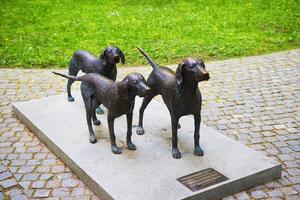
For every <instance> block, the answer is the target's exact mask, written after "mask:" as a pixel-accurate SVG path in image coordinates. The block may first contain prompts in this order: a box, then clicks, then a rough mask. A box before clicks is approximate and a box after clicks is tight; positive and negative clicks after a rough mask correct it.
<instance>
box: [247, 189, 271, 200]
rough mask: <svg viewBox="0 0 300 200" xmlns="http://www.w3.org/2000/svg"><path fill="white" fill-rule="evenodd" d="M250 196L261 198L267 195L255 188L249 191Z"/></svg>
mask: <svg viewBox="0 0 300 200" xmlns="http://www.w3.org/2000/svg"><path fill="white" fill-rule="evenodd" d="M251 196H252V197H254V198H255V199H263V198H266V197H267V196H268V195H267V194H266V193H264V192H263V191H261V190H256V191H253V192H251Z"/></svg>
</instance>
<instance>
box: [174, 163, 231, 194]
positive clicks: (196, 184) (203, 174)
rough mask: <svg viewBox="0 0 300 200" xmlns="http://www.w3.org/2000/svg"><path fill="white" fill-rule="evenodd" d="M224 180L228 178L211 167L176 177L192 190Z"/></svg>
mask: <svg viewBox="0 0 300 200" xmlns="http://www.w3.org/2000/svg"><path fill="white" fill-rule="evenodd" d="M226 180H228V178H227V177H226V176H224V175H223V174H221V173H220V172H217V171H216V170H214V169H213V168H207V169H204V170H201V171H198V172H194V173H192V174H189V175H186V176H183V177H180V178H178V179H177V181H179V182H180V183H182V184H183V185H184V186H186V187H187V188H189V189H190V190H191V191H193V192H195V191H197V190H200V189H203V188H206V187H208V186H211V185H214V184H217V183H220V182H223V181H226Z"/></svg>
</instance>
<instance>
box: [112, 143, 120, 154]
mask: <svg viewBox="0 0 300 200" xmlns="http://www.w3.org/2000/svg"><path fill="white" fill-rule="evenodd" d="M111 151H112V152H113V153H114V154H120V153H122V151H121V148H119V147H118V146H117V145H111Z"/></svg>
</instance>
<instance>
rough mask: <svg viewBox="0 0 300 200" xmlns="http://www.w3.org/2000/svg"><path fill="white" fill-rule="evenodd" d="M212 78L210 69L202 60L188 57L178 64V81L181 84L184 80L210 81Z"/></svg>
mask: <svg viewBox="0 0 300 200" xmlns="http://www.w3.org/2000/svg"><path fill="white" fill-rule="evenodd" d="M209 79H210V77H209V73H208V71H207V70H206V69H205V64H204V62H203V61H202V60H196V59H192V58H186V59H184V60H182V62H181V63H180V64H179V65H178V67H177V70H176V81H177V84H178V85H180V84H181V83H182V82H183V81H192V82H197V83H198V82H200V81H208V80H209Z"/></svg>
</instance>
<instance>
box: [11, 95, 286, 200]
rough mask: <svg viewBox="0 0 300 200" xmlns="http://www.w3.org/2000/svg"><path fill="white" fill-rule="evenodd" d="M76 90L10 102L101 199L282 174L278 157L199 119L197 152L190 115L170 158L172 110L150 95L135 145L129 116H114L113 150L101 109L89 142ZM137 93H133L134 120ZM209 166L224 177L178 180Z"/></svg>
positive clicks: (238, 187)
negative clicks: (69, 96)
mask: <svg viewBox="0 0 300 200" xmlns="http://www.w3.org/2000/svg"><path fill="white" fill-rule="evenodd" d="M74 96H75V99H76V100H75V102H71V103H70V102H68V101H67V100H66V97H65V95H58V96H50V97H46V98H42V99H36V100H31V101H27V102H18V103H14V104H13V109H14V112H15V113H16V115H17V116H18V118H19V119H20V120H21V121H22V122H23V123H24V124H26V126H27V127H28V128H29V129H30V130H31V131H32V132H33V133H35V134H36V135H37V136H38V137H39V138H40V139H41V140H42V142H44V143H45V144H46V145H47V146H48V148H49V149H50V150H52V151H53V152H54V153H55V154H56V155H57V156H58V157H59V158H60V159H61V160H62V161H63V162H64V163H65V164H66V165H68V167H69V168H70V169H71V170H72V171H73V172H74V173H76V174H77V175H78V176H79V177H80V179H81V180H83V181H84V182H85V183H86V184H87V185H88V186H89V188H90V189H91V190H93V191H94V192H95V193H96V194H97V195H98V196H99V197H101V198H103V199H128V200H134V199H137V200H140V199H144V200H146V199H210V200H211V199H220V198H222V197H225V196H228V195H230V194H233V193H235V192H239V191H242V190H246V189H248V188H251V187H254V186H256V185H259V184H262V183H265V182H268V181H271V180H273V179H275V178H278V177H280V176H281V164H279V163H277V162H275V161H273V160H272V159H270V158H268V157H267V156H265V155H263V154H261V153H259V152H256V151H254V150H252V149H250V148H248V147H246V146H245V145H243V144H240V143H238V142H236V141H234V140H232V139H231V138H229V137H227V136H224V135H223V134H221V133H219V132H217V131H215V130H213V129H211V128H209V127H207V126H205V125H204V124H201V130H200V144H201V147H202V148H203V149H204V156H202V157H198V156H195V155H194V154H193V130H194V125H193V123H194V122H193V121H194V120H193V118H192V117H190V116H187V117H183V118H181V119H180V124H181V129H179V131H178V139H179V149H180V150H181V153H182V158H181V159H178V160H176V159H173V157H172V155H171V123H170V116H169V113H168V110H167V109H166V106H165V105H164V104H162V103H160V102H158V101H155V100H153V101H152V102H151V103H150V104H149V106H148V108H147V109H146V111H145V116H144V128H145V131H146V133H145V135H142V136H139V135H136V134H135V128H133V136H132V140H133V142H134V143H135V144H136V146H137V150H136V151H130V150H128V149H126V145H125V141H126V130H127V129H126V117H125V116H122V117H120V118H118V119H117V120H116V121H115V132H116V137H117V141H118V142H117V143H118V145H119V146H120V147H121V148H122V154H120V155H115V154H113V153H112V152H111V148H110V140H109V134H108V128H107V121H106V114H104V115H101V116H98V118H99V119H100V120H101V122H102V125H101V126H99V127H95V128H94V130H95V132H96V134H97V138H98V142H97V143H96V144H90V142H89V137H88V136H89V134H88V129H87V125H86V119H85V110H84V105H83V102H82V98H81V96H80V95H79V93H76V95H74ZM141 100H142V99H140V98H137V99H136V105H135V110H134V123H133V124H134V125H136V124H137V119H138V108H139V107H140V105H141ZM106 112H107V111H106ZM209 168H212V169H214V170H216V171H217V172H219V173H220V174H222V175H224V176H225V177H227V178H228V180H226V178H225V179H223V180H222V181H221V182H219V183H216V184H214V183H212V184H213V185H210V186H208V187H204V188H203V187H200V186H199V185H198V186H199V187H198V188H201V189H197V187H196V191H192V190H191V189H189V188H188V187H187V186H185V185H184V184H183V183H181V182H180V181H178V180H177V179H178V178H180V177H181V180H183V181H184V180H185V181H187V182H188V183H187V184H197V182H202V183H203V182H207V181H209V180H210V178H211V177H206V178H204V180H203V179H202V180H200V179H198V180H197V178H196V179H195V177H193V176H190V178H189V179H185V178H182V177H184V176H186V175H189V174H192V173H194V172H198V171H201V170H204V169H209ZM196 174H197V173H196ZM212 176H214V175H212ZM193 178H194V179H193ZM198 178H201V175H199V176H198ZM192 186H193V185H192ZM194 186H195V185H194ZM196 186H197V185H196ZM194 189H195V187H194Z"/></svg>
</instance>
